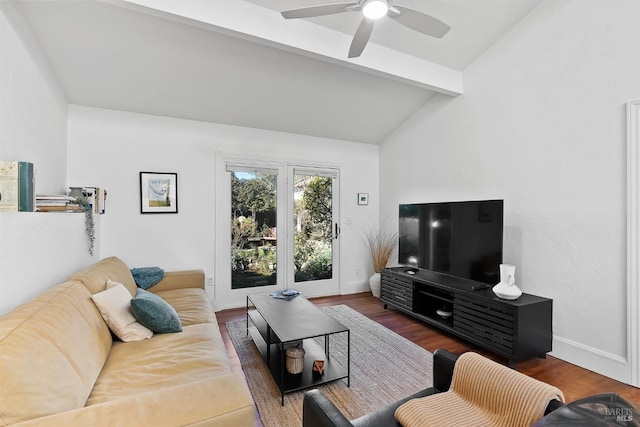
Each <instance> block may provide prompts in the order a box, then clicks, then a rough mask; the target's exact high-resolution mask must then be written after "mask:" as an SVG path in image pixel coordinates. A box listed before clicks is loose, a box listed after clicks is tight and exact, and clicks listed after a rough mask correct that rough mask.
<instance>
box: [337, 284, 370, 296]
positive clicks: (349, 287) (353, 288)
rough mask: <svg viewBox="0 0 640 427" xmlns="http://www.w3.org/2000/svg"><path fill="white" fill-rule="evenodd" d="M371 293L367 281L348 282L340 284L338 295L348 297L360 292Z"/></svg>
mask: <svg viewBox="0 0 640 427" xmlns="http://www.w3.org/2000/svg"><path fill="white" fill-rule="evenodd" d="M367 291H369V292H370V291H371V289H369V282H368V281H350V282H340V294H341V295H348V294H357V293H360V292H367Z"/></svg>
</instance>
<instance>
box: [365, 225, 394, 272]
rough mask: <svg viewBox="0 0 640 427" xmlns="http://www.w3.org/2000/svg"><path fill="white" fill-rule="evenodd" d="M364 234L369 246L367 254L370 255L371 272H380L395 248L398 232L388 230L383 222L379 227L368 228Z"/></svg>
mask: <svg viewBox="0 0 640 427" xmlns="http://www.w3.org/2000/svg"><path fill="white" fill-rule="evenodd" d="M364 234H365V241H366V243H367V247H368V248H369V255H370V256H371V264H372V265H373V272H374V273H380V270H382V269H383V268H385V267H386V266H387V263H388V262H389V259H390V258H391V254H392V253H393V251H394V250H395V248H396V243H397V241H398V233H392V232H390V231H388V230H387V229H386V227H384V224H383V226H381V227H380V228H379V229H378V228H370V229H368V230H366V231H365V233H364Z"/></svg>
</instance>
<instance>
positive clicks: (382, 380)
mask: <svg viewBox="0 0 640 427" xmlns="http://www.w3.org/2000/svg"><path fill="white" fill-rule="evenodd" d="M321 310H322V311H323V312H324V313H326V314H327V315H328V316H330V317H332V318H334V319H336V320H337V321H339V322H340V323H342V324H343V325H345V326H346V327H348V328H349V329H350V330H351V387H347V380H346V379H342V380H338V381H335V382H332V383H329V384H325V385H322V386H320V387H319V388H320V389H321V390H322V392H323V393H324V394H325V395H326V396H327V397H328V398H329V399H331V401H333V403H334V404H335V405H336V406H337V407H338V408H339V409H340V410H341V411H342V413H343V414H344V415H345V416H346V417H347V418H348V419H354V418H357V417H360V416H362V415H364V414H366V413H368V412H371V411H375V410H376V409H379V408H380V407H382V406H385V405H388V404H390V403H392V402H395V401H396V400H399V399H401V398H403V397H406V396H407V395H410V394H412V393H415V392H417V391H419V390H422V389H424V388H426V387H430V386H431V385H432V383H433V379H432V375H431V372H432V364H433V355H432V354H431V353H429V352H428V351H426V350H424V349H423V348H422V347H420V346H418V345H416V344H414V343H412V342H411V341H409V340H407V339H406V338H403V337H402V336H400V335H398V334H396V333H395V332H393V331H391V330H389V329H387V328H385V327H384V326H382V325H380V324H378V323H376V322H374V321H373V320H370V319H369V318H367V317H366V316H363V315H362V314H360V313H358V312H357V311H355V310H353V309H351V308H350V307H347V306H346V305H336V306H331V307H323V308H321ZM226 327H227V330H228V331H229V336H230V338H231V341H232V342H233V345H234V347H235V349H236V352H237V353H238V358H239V359H240V363H241V365H242V370H243V371H244V374H245V377H246V378H247V383H248V384H249V389H250V390H251V394H252V395H253V398H254V400H255V402H256V407H257V409H258V412H259V413H260V418H261V420H262V423H263V425H264V426H266V427H272V426H273V427H283V426H301V425H302V399H303V396H304V391H299V392H294V393H289V394H286V395H285V400H284V406H281V405H280V403H281V401H280V391H279V389H278V386H277V385H276V383H275V381H274V379H273V377H272V376H271V374H270V372H269V370H268V369H267V367H266V364H265V362H264V361H263V359H262V356H261V355H260V353H259V352H258V349H257V348H256V346H255V345H254V343H253V341H252V340H251V338H250V337H248V336H247V335H246V321H245V320H242V321H233V322H228V323H226ZM330 339H331V341H330V349H331V358H332V360H334V361H338V363H341V364H342V365H343V366H345V363H346V358H347V357H346V340H347V338H346V334H336V335H332V336H331V338H330ZM322 340H323V339H322ZM319 343H320V344H321V345H324V341H319Z"/></svg>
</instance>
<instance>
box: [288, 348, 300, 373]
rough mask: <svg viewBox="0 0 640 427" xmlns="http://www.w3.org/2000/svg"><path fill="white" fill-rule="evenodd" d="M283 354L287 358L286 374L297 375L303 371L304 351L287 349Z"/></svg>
mask: <svg viewBox="0 0 640 427" xmlns="http://www.w3.org/2000/svg"><path fill="white" fill-rule="evenodd" d="M284 354H285V355H286V357H287V361H286V365H287V372H289V373H290V374H299V373H300V372H302V370H303V369H304V349H302V348H297V347H293V348H288V349H287V350H286V351H285V352H284Z"/></svg>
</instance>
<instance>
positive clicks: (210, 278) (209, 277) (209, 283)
mask: <svg viewBox="0 0 640 427" xmlns="http://www.w3.org/2000/svg"><path fill="white" fill-rule="evenodd" d="M207 286H213V277H211V276H208V277H207Z"/></svg>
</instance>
